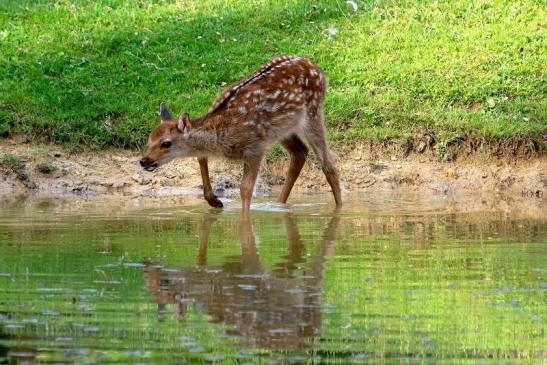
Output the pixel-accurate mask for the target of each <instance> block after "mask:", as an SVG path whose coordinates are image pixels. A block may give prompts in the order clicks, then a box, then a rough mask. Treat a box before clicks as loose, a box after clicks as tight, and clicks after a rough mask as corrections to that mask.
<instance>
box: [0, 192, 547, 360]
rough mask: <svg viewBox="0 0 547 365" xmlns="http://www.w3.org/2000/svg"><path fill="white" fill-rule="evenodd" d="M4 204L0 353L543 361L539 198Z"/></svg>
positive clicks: (30, 356) (544, 234) (546, 268)
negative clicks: (336, 205)
mask: <svg viewBox="0 0 547 365" xmlns="http://www.w3.org/2000/svg"><path fill="white" fill-rule="evenodd" d="M330 200H331V199H330V196H321V195H317V196H316V195H313V196H308V197H306V196H304V197H300V198H296V199H294V198H293V202H294V203H293V204H292V205H289V206H288V207H282V206H279V205H276V204H272V203H269V202H268V201H267V200H266V199H263V200H262V201H260V200H258V201H257V202H256V203H255V204H254V206H253V207H254V210H253V213H252V217H251V219H250V221H243V220H242V219H241V217H240V211H239V209H238V201H237V200H235V201H233V202H228V204H227V207H226V209H225V210H224V211H221V212H215V211H212V210H209V209H208V208H207V207H206V206H205V204H204V203H202V202H201V201H199V200H195V199H192V198H180V197H179V198H161V199H159V198H117V199H113V198H111V199H105V198H88V199H86V198H74V199H47V198H37V197H35V198H21V199H18V198H12V199H4V200H3V201H2V203H0V208H1V211H0V363H9V364H32V363H56V364H68V363H79V364H106V363H109V364H111V363H117V364H122V363H123V364H127V363H139V364H194V363H215V364H364V363H371V364H376V363H447V364H452V363H466V364H467V363H470V364H471V363H472V364H479V363H480V364H482V363H492V364H516V363H542V362H543V361H545V358H546V354H547V350H546V341H545V324H546V320H547V309H546V308H547V306H546V303H545V291H546V290H547V246H546V245H545V244H546V242H547V216H546V214H545V209H544V208H545V203H544V201H511V200H509V201H506V200H499V199H497V198H491V199H470V200H468V201H465V202H461V201H459V200H446V199H436V200H435V199H424V198H422V197H413V196H386V197H374V198H371V197H366V196H350V197H348V198H347V201H348V203H347V204H346V205H345V207H344V209H343V210H342V211H341V212H338V213H337V212H334V211H333V210H332V205H331V201H330Z"/></svg>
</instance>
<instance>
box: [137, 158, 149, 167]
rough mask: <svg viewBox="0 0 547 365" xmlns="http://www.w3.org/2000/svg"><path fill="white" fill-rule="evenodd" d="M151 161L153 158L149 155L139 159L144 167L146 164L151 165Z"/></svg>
mask: <svg viewBox="0 0 547 365" xmlns="http://www.w3.org/2000/svg"><path fill="white" fill-rule="evenodd" d="M151 162H152V160H151V159H150V158H148V157H145V158H143V159H142V160H140V161H139V163H140V164H141V166H142V167H146V166H148V165H150V163H151Z"/></svg>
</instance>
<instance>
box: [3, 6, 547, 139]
mask: <svg viewBox="0 0 547 365" xmlns="http://www.w3.org/2000/svg"><path fill="white" fill-rule="evenodd" d="M542 3H543V2H542V1H539V0H538V1H533V0H527V1H518V0H517V1H498V0H483V1H474V0H462V1H427V2H424V1H388V0H377V1H359V0H357V1H355V4H356V5H357V10H356V11H355V10H354V8H353V7H352V6H351V5H350V4H347V3H346V1H335V0H325V1H317V2H310V1H307V0H306V1H305V0H301V1H297V0H284V1H281V0H280V1H266V0H253V1H248V0H230V1H217V0H202V1H191V0H188V1H187V0H178V1H175V0H102V1H87V0H58V1H48V0H34V1H23V0H4V1H2V2H0V50H1V51H0V134H4V135H8V134H11V133H16V132H26V133H28V134H29V135H31V136H38V137H41V138H45V139H47V140H49V141H53V142H55V143H69V144H84V145H88V146H92V147H103V146H106V145H114V146H121V147H139V146H142V145H143V143H144V142H145V141H146V136H147V134H148V132H149V130H150V128H151V127H152V126H153V125H154V124H156V123H157V119H158V117H157V108H158V105H159V103H160V102H161V101H165V102H167V103H168V104H169V105H171V106H172V109H173V110H174V111H176V112H177V113H179V112H181V111H188V112H189V113H190V115H191V116H194V117H195V116H198V115H199V114H200V113H203V112H205V111H206V110H207V108H208V107H209V105H210V104H211V103H212V101H213V99H214V98H215V96H216V95H217V94H218V93H219V92H220V91H221V90H222V88H223V86H224V85H225V84H226V83H228V84H229V83H231V82H233V81H235V80H238V79H240V78H241V77H243V76H245V75H246V74H248V73H249V72H251V71H252V70H253V69H254V68H256V67H257V66H258V65H260V64H261V63H263V62H264V61H266V60H267V59H269V58H270V57H272V56H274V55H279V54H298V55H302V56H306V57H310V58H313V59H314V60H315V61H316V62H317V63H318V64H319V65H320V66H321V67H322V68H323V69H324V70H325V71H326V72H327V73H328V75H329V79H330V89H329V93H328V98H327V107H326V112H327V119H328V126H329V133H330V137H331V138H332V139H336V140H339V141H341V142H342V143H346V142H351V141H355V140H363V139H369V138H372V139H375V140H378V139H380V140H382V139H390V138H403V139H404V138H406V137H408V136H411V135H415V134H421V133H424V132H433V133H435V135H436V136H437V138H438V140H439V141H441V142H442V141H451V140H455V139H458V138H462V137H463V138H468V137H478V138H485V139H489V140H494V141H495V140H504V139H505V140H506V139H507V138H513V137H516V138H525V139H530V140H532V141H544V140H545V135H546V132H547V121H546V120H547V102H546V98H545V95H546V94H547V86H546V75H545V71H544V70H545V68H544V66H545V64H547V57H546V54H545V52H544V49H545V46H546V41H545V35H546V32H545V15H546V14H545V11H544V8H543V5H542ZM542 50H543V51H542Z"/></svg>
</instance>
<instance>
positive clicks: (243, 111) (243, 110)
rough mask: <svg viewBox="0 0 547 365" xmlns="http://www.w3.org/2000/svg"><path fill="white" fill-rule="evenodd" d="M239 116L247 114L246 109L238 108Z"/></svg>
mask: <svg viewBox="0 0 547 365" xmlns="http://www.w3.org/2000/svg"><path fill="white" fill-rule="evenodd" d="M239 114H241V115H245V114H247V108H245V107H244V106H240V107H239Z"/></svg>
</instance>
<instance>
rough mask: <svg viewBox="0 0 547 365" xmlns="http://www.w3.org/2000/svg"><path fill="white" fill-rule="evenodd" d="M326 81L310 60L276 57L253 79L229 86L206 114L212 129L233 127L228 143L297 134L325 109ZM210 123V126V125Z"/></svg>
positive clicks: (295, 57) (282, 137) (263, 141)
mask: <svg viewBox="0 0 547 365" xmlns="http://www.w3.org/2000/svg"><path fill="white" fill-rule="evenodd" d="M325 89H326V79H325V76H324V74H323V72H322V71H321V70H320V69H319V68H318V67H317V66H316V65H314V64H313V63H312V62H311V61H309V60H307V59H303V58H301V57H297V56H282V57H277V58H274V59H272V60H271V61H269V62H268V63H266V64H265V65H263V66H262V67H260V68H258V69H257V70H256V71H255V72H254V73H253V74H251V75H250V76H249V77H247V78H245V79H243V80H241V81H239V82H237V83H235V84H233V85H231V86H230V87H228V88H227V89H226V90H225V91H224V92H223V93H222V94H221V95H220V96H219V97H218V98H217V99H216V100H215V102H214V103H213V106H212V107H211V108H210V110H209V112H208V113H207V114H206V116H204V117H203V118H202V121H203V125H202V126H200V121H199V120H198V121H196V125H197V126H198V128H199V127H202V128H205V129H209V128H208V127H212V128H216V129H224V128H225V129H226V130H227V131H228V130H229V133H228V132H227V133H226V134H225V135H224V137H225V138H226V139H228V140H231V141H230V142H235V140H241V146H240V147H241V148H245V145H247V144H251V145H252V144H253V143H254V140H256V141H258V142H259V143H268V142H269V143H271V142H274V141H279V140H283V139H284V138H287V137H288V136H290V135H292V134H299V133H300V132H302V131H303V130H305V129H306V128H307V124H308V123H310V121H312V120H314V118H309V116H310V115H315V114H317V113H318V110H319V109H320V108H321V107H322V103H323V100H324V96H325ZM208 124H209V126H208Z"/></svg>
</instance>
